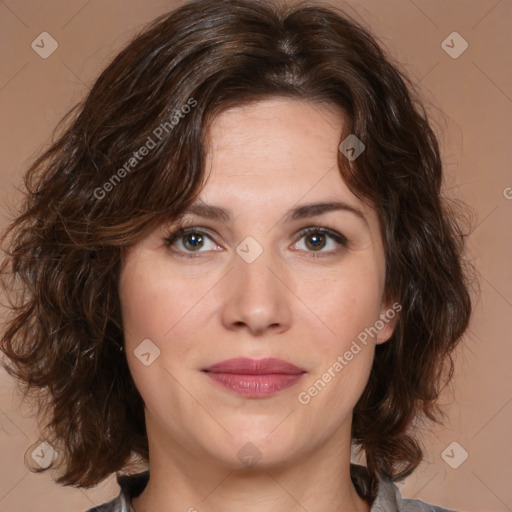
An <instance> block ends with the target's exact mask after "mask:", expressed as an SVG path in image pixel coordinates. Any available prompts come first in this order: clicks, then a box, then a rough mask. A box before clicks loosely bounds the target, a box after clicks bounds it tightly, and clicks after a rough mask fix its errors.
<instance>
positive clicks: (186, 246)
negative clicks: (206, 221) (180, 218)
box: [164, 227, 219, 257]
mask: <svg viewBox="0 0 512 512" xmlns="http://www.w3.org/2000/svg"><path fill="white" fill-rule="evenodd" d="M164 242H165V244H166V245H167V246H169V247H173V248H174V249H173V250H174V251H175V252H177V253H185V254H186V253H189V254H187V256H191V257H193V253H200V252H206V251H212V250H213V251H216V250H219V246H218V245H217V244H216V243H215V242H214V241H213V240H212V238H211V237H210V236H209V235H208V233H206V232H205V231H201V230H199V229H197V228H195V227H190V228H182V229H178V231H176V232H174V233H172V234H170V235H169V236H167V237H166V238H164ZM208 244H210V246H208Z"/></svg>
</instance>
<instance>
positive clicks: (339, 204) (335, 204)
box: [178, 201, 368, 226]
mask: <svg viewBox="0 0 512 512" xmlns="http://www.w3.org/2000/svg"><path fill="white" fill-rule="evenodd" d="M333 211H345V212H349V213H352V214H354V215H355V216H356V217H358V218H359V219H361V220H362V221H363V222H364V223H365V224H366V225H367V226H368V221H367V219H366V217H365V216H364V214H363V212H362V211H361V210H359V209H358V208H356V207H355V206H352V205H350V204H348V203H345V202H343V201H325V202H319V203H306V204H302V205H299V206H296V207H294V208H292V209H291V210H289V211H288V212H287V213H286V214H285V215H284V217H283V218H282V219H281V220H280V221H279V223H284V222H288V221H291V220H298V219H305V218H309V217H315V216H318V215H322V214H324V213H328V212H333ZM186 215H196V216H198V217H203V218H205V219H213V220H219V221H223V222H229V221H230V220H231V219H232V218H233V215H232V213H231V210H228V209H226V208H223V207H222V206H216V205H213V204H208V203H205V202H203V201H200V202H196V203H193V204H192V205H190V206H189V207H188V208H187V209H186V210H184V211H183V212H182V213H181V214H180V215H179V216H178V219H182V218H183V217H185V216H186Z"/></svg>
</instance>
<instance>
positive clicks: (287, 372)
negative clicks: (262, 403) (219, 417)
mask: <svg viewBox="0 0 512 512" xmlns="http://www.w3.org/2000/svg"><path fill="white" fill-rule="evenodd" d="M202 371H203V372H205V373H206V374H207V375H208V376H209V377H210V378H212V379H213V380H215V381H216V382H217V383H219V384H220V385H222V386H224V387H226V388H228V389H230V390H231V391H234V392H236V393H238V394H240V395H243V396H246V397H248V398H264V397H267V396H271V395H274V394H276V393H278V392H279V391H281V390H283V389H286V388H289V387H291V386H293V385H295V384H296V383H297V382H299V380H300V379H301V378H302V376H303V375H304V374H305V373H306V371H305V370H303V369H301V368H298V367H297V366H295V365H294V364H291V363H288V362H286V361H283V360H282V359H275V358H265V359H249V358H245V357H242V358H237V359H228V360H226V361H222V362H220V363H216V364H214V365H212V366H209V367H208V368H203V370H202Z"/></svg>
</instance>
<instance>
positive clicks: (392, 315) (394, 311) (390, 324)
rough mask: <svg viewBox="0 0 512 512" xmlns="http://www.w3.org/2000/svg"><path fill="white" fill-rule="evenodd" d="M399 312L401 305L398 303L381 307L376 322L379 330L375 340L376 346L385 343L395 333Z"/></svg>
mask: <svg viewBox="0 0 512 512" xmlns="http://www.w3.org/2000/svg"><path fill="white" fill-rule="evenodd" d="M401 310H402V305H401V304H400V303H398V302H395V303H394V304H392V305H389V304H385V305H383V306H382V307H381V311H380V316H379V320H378V321H377V322H376V325H377V327H378V328H379V333H378V334H377V338H376V343H377V344H381V343H385V342H386V341H388V340H389V339H390V338H391V336H392V335H393V332H394V331H395V327H396V323H397V321H398V315H399V313H400V311H401Z"/></svg>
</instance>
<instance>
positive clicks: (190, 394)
mask: <svg viewBox="0 0 512 512" xmlns="http://www.w3.org/2000/svg"><path fill="white" fill-rule="evenodd" d="M441 185H442V163H441V159H440V155H439V148H438V142H437V139H436V137H435V135H434V133H433V130H432V129H431V126H430V124H429V122H428V119H427V116H426V113H425V110H424V109H423V107H422V106H421V104H420V103H419V102H418V101H417V100H416V99H415V94H414V89H413V87H412V85H411V84H410V83H409V82H408V80H407V79H406V78H405V76H404V75H403V74H402V73H400V72H399V71H398V70H397V68H396V67H395V66H394V65H392V64H391V63H390V61H389V59H388V58H387V57H386V55H385V54H384V53H383V50H382V49H381V48H380V47H379V45H378V44H377V43H376V42H375V40H374V39H373V38H372V36H371V35H370V34H369V33H368V32H367V31H366V30H364V29H363V28H362V27H360V26H359V25H358V24H357V23H356V22H354V21H353V20H351V19H350V18H349V17H348V16H346V15H345V14H344V13H343V12H341V11H338V10H335V9H333V8H328V7H323V6H319V5H316V4H301V5H295V6H293V5H280V4H277V3H276V4H273V3H268V2H257V1H256V2H255V1H250V0H227V1H222V2H220V1H214V0H199V1H194V2H189V3H187V4H185V5H184V6H182V7H181V8H179V9H178V10H176V11H174V12H172V13H170V14H168V15H165V16H162V17H161V18H159V19H157V20H155V22H154V23H153V24H152V25H151V26H150V27H149V28H148V29H147V30H145V31H144V32H143V33H141V34H140V35H139V36H138V37H137V38H136V39H134V40H133V41H132V42H131V43H130V44H129V45H128V46H127V47H126V48H125V49H124V50H123V51H121V53H120V54H119V55H118V56H117V57H116V58H115V59H114V61H113V62H112V63H111V64H110V65H109V66H108V67H107V69H106V70H105V71H104V72H103V73H102V74H101V76H100V77H99V79H98V80H97V82H96V83H95V85H94V86H93V88H92V90H91V91H90V94H89V95H88V97H87V98H86V99H85V101H84V102H83V104H81V105H79V106H78V108H77V109H75V110H74V111H73V113H72V114H71V115H70V117H69V118H68V120H67V125H66V128H65V129H64V130H63V132H62V133H61V134H60V136H59V138H58V140H57V141H56V142H55V143H54V145H53V146H52V147H51V148H50V149H49V150H48V151H47V152H46V153H45V154H44V155H42V156H41V157H40V158H39V159H38V160H37V161H36V162H35V163H34V165H33V166H32V167H31V169H29V171H28V173H27V177H26V186H27V191H28V194H27V198H26V201H25V202H24V206H23V211H22V212H21V213H20V215H19V216H18V217H17V218H16V219H15V220H14V221H13V223H12V224H11V226H10V228H9V229H8V230H7V231H6V233H5V235H4V243H5V245H6V252H7V253H8V256H9V257H8V259H6V260H5V261H4V263H3V267H2V271H3V272H2V273H3V276H4V278H3V283H4V288H5V290H6V292H8V294H9V296H12V317H11V318H10V320H9V323H8V324H7V328H6V330H5V333H4V335H3V338H2V345H1V346H2V350H3V352H4V354H5V355H6V356H7V358H6V361H8V364H7V366H6V368H7V370H8V371H9V372H10V374H11V375H13V376H15V377H16V378H17V379H19V380H20V382H22V383H24V384H25V389H26V392H27V393H30V392H37V391H39V393H38V394H37V395H34V396H37V399H38V402H37V403H38V405H39V411H40V412H45V413H48V416H47V418H48V421H47V423H46V428H45V431H44V433H43V438H44V440H45V441H46V442H47V443H48V446H50V447H51V448H52V450H55V457H54V459H55V460H53V462H52V464H51V465H50V466H49V467H55V468H58V469H61V470H63V473H62V475H61V476H60V477H59V478H58V479H57V482H59V483H62V484H65V485H74V486H79V487H84V488H88V487H91V486H94V485H96V484H98V483H99V482H101V481H102V480H103V479H105V478H106V477H108V476H109V475H111V474H112V473H114V472H116V473H117V476H118V482H119V483H120V485H121V492H120V494H119V496H118V497H117V498H116V499H114V500H113V501H111V502H109V503H105V504H103V505H101V506H99V507H96V508H95V509H94V510H95V511H96V512H100V511H101V512H107V511H116V512H118V511H123V512H128V511H131V512H133V511H134V512H148V511H150V510H167V511H175V510H189V511H193V510H199V511H203V510H204V511H206V510H227V511H229V510H232V509H235V508H236V509H240V508H243V509H245V510H253V511H257V510H265V511H284V510H286V511H295V510H297V511H298V510H308V511H314V510H318V511H320V510H328V509H329V510H331V509H334V510H340V511H341V510H343V511H344V512H348V511H358V512H361V511H369V510H371V511H383V510H385V511H394V510H404V509H405V508H404V507H407V510H426V508H424V507H427V505H425V504H422V502H420V501H418V500H405V499H403V498H402V497H401V496H400V493H399V491H398V488H397V487H396V485H395V484H394V483H393V482H396V481H399V480H401V479H403V478H405V477H406V476H408V475H409V474H411V473H412V472H413V470H414V469H415V468H416V467H417V466H418V464H419V463H420V462H421V460H422V456H423V454H422V451H421V449H420V446H419V443H418V441H417V432H416V431H415V430H414V428H413V427H414V426H415V425H417V424H418V423H419V422H420V421H421V420H423V419H425V420H433V421H439V418H440V411H439V409H438V407H437V398H438V395H439V392H440V390H441V389H442V387H443V386H444V385H445V384H446V382H448V381H449V379H450V377H451V374H452V371H453V364H452V359H451V353H452V351H453V349H454V348H455V347H456V345H457V343H458V342H459V341H460V338H461V336H462V334H463V333H464V331H465V330H466V328H467V326H468V322H469V317H470V312H471V301H470V295H469V292H468V286H469V285H468V279H467V274H466V271H465V268H464V262H463V259H462V251H463V242H464V235H463V233H462V231H461V228H460V226H459V225H458V223H457V222H456V217H455V212H454V211H453V209H452V208H451V207H450V206H449V205H448V203H447V201H446V200H445V199H444V198H443V197H442V196H441ZM20 286H21V292H19V293H17V294H14V293H13V292H11V291H10V290H14V289H15V287H17V288H16V289H18V290H20ZM352 448H355V449H357V450H358V451H357V453H358V454H359V455H360V458H359V462H360V464H353V463H351V449H352ZM52 458H53V457H52ZM141 460H142V462H147V463H148V466H147V471H143V472H139V473H134V474H132V475H131V476H130V475H126V474H122V472H123V473H128V472H129V470H132V473H133V470H134V468H135V467H136V463H137V461H141ZM429 507H430V508H429V510H437V511H442V510H445V509H443V508H441V507H435V506H429Z"/></svg>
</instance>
